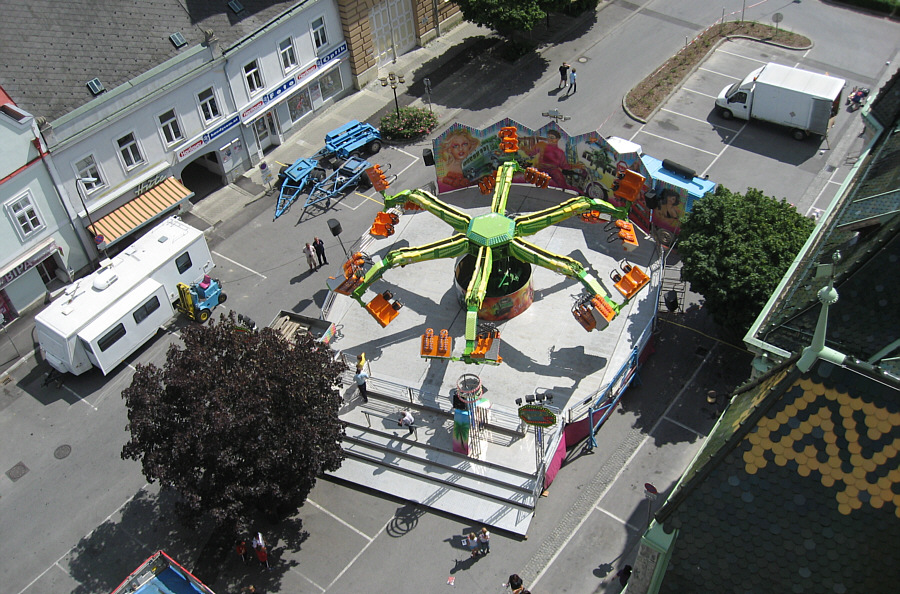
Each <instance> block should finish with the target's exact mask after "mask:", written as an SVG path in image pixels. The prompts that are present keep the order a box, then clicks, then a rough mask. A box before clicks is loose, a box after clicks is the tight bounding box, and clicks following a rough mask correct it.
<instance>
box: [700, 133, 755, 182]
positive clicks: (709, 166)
mask: <svg viewBox="0 0 900 594" xmlns="http://www.w3.org/2000/svg"><path fill="white" fill-rule="evenodd" d="M746 128H747V124H744V125H743V126H741V129H740V130H738V131H737V132H735V134H734V136H732V137H731V140H729V141H728V142H726V143H725V146H724V147H722V150H721V151H719V154H718V155H716V158H715V159H713V160H712V163H710V164H709V165H707V166H706V169H704V170H703V171H702V172H701V173H700V176H701V177H705V176H706V174H708V173H709V170H710V169H711V168H712V166H713V165H715V164H716V161H718V160H719V157H721V156H722V155H724V154H725V151H727V150H728V147H730V146H731V143H733V142H734V141H735V140H736V139H737V137H738V136H740V135H741V132H743V131H744V130H745V129H746Z"/></svg>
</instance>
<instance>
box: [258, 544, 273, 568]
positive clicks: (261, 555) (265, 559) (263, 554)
mask: <svg viewBox="0 0 900 594" xmlns="http://www.w3.org/2000/svg"><path fill="white" fill-rule="evenodd" d="M256 558H257V559H258V560H259V564H260V565H265V566H266V569H272V568H271V567H269V552H268V551H267V550H266V546H265V545H259V546H258V547H256Z"/></svg>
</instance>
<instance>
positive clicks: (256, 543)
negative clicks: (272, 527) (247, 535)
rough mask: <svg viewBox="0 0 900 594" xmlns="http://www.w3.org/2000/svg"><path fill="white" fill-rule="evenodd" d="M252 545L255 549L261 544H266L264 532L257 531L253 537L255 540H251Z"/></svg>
mask: <svg viewBox="0 0 900 594" xmlns="http://www.w3.org/2000/svg"><path fill="white" fill-rule="evenodd" d="M250 546H251V547H252V548H253V550H254V551H255V550H256V549H257V548H259V547H260V546H266V541H265V540H263V535H262V532H257V533H256V536H254V537H253V540H251V541H250Z"/></svg>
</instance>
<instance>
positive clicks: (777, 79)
mask: <svg viewBox="0 0 900 594" xmlns="http://www.w3.org/2000/svg"><path fill="white" fill-rule="evenodd" d="M846 84H847V82H846V81H845V80H843V79H841V78H835V77H833V76H828V75H826V74H817V73H815V72H809V71H807V70H800V69H799V68H789V67H787V66H782V65H781V64H775V63H771V62H770V63H768V64H766V65H765V66H763V67H761V68H757V69H756V70H754V71H753V72H751V73H750V74H748V75H747V77H746V78H744V80H742V81H740V82H737V83H734V84H733V85H729V86H727V87H725V88H724V89H722V92H720V93H719V96H718V97H717V98H716V106H718V107H719V111H720V114H721V115H722V117H723V118H725V119H726V120H729V119H731V118H733V117H734V118H738V119H741V120H749V119H751V118H753V119H756V120H762V121H764V122H772V123H773V124H780V125H782V126H787V127H789V128H791V129H792V133H791V134H792V135H793V137H794V138H796V139H797V140H803V139H804V138H806V137H807V136H809V135H810V134H819V135H822V136H824V135H825V133H826V132H827V131H828V128H829V126H830V125H831V118H833V117H834V116H836V115H837V113H838V111H839V110H840V104H841V95H842V94H843V92H844V87H845V86H846Z"/></svg>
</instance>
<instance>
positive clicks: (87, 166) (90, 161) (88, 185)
mask: <svg viewBox="0 0 900 594" xmlns="http://www.w3.org/2000/svg"><path fill="white" fill-rule="evenodd" d="M75 171H76V172H77V173H78V177H80V178H81V179H83V180H84V179H93V180H94V181H91V182H88V181H83V182H81V183H82V184H83V185H84V189H85V190H86V191H88V192H90V191H91V190H95V189H97V188H99V187H100V186H102V185H103V178H101V177H100V170H99V169H97V162H96V161H94V155H88V156H87V157H85V158H84V159H82V160H81V161H78V162H77V163H75Z"/></svg>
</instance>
